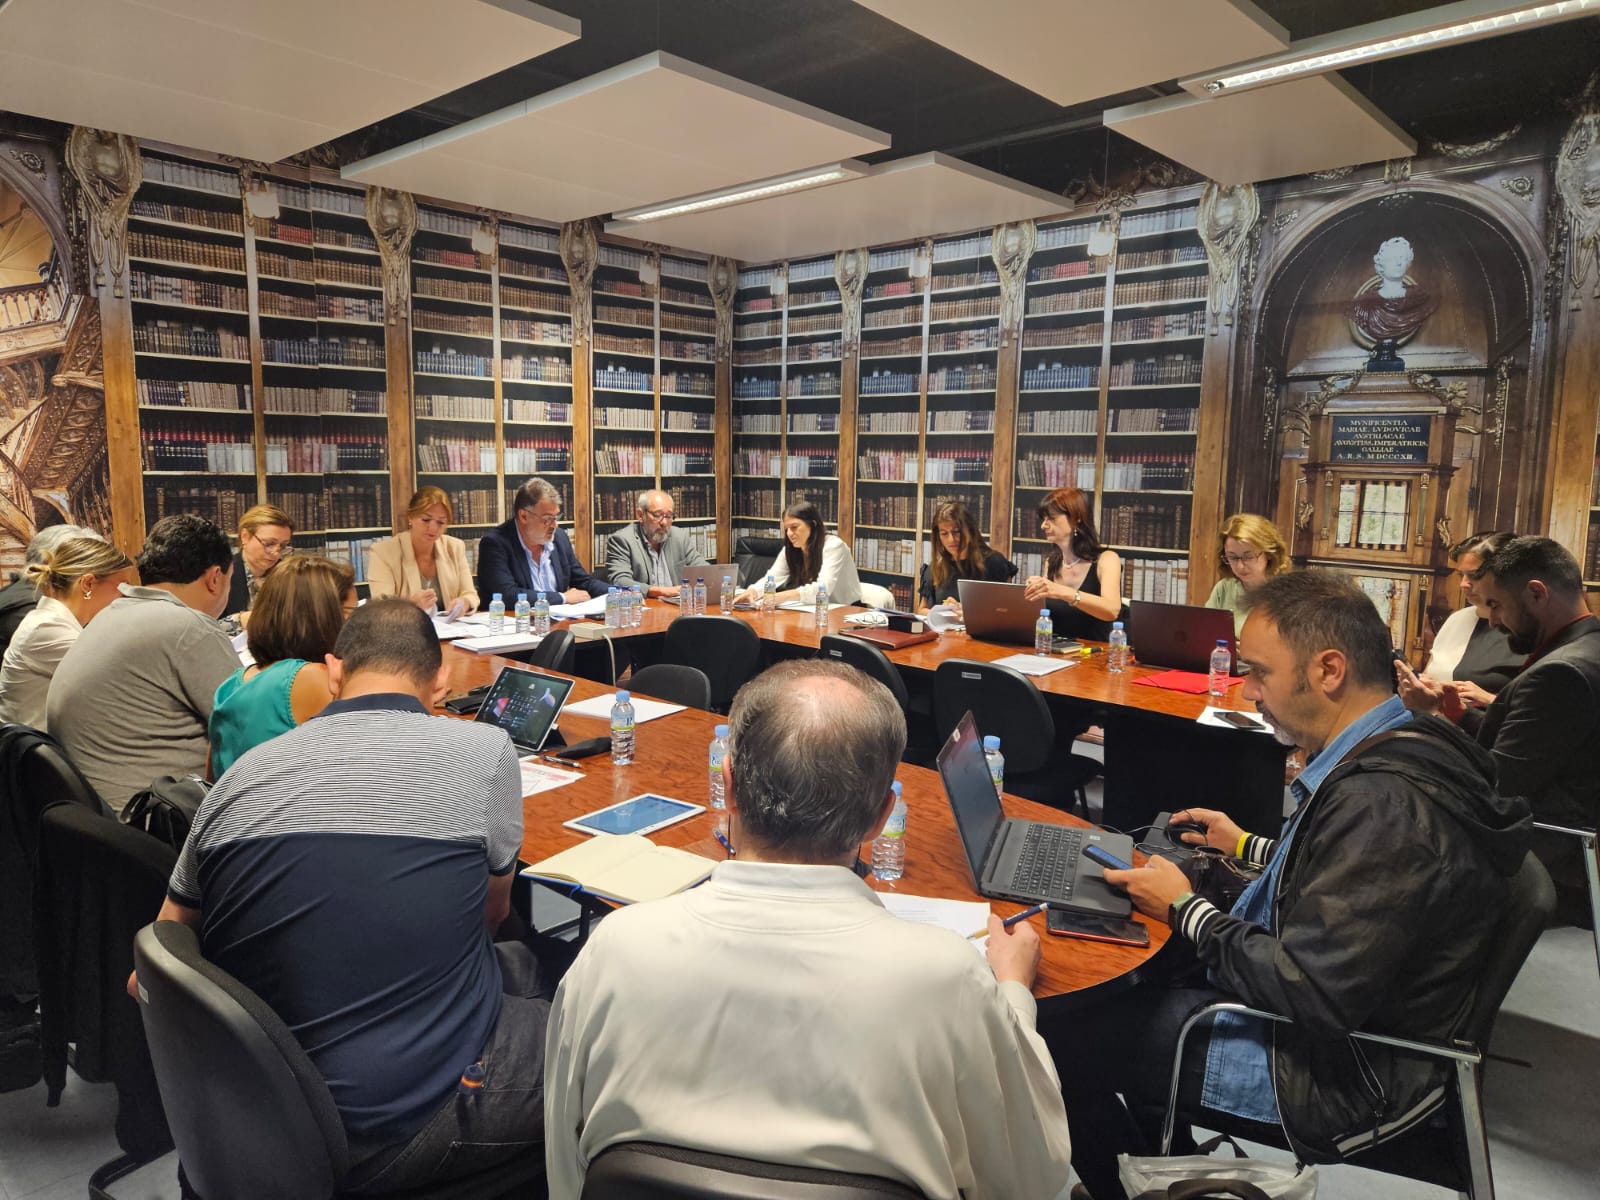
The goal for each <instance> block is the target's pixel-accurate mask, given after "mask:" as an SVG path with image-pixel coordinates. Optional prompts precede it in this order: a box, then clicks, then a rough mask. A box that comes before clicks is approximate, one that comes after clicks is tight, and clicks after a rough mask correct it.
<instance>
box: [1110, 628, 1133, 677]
mask: <svg viewBox="0 0 1600 1200" xmlns="http://www.w3.org/2000/svg"><path fill="white" fill-rule="evenodd" d="M1127 669H1128V631H1127V630H1126V629H1124V628H1123V627H1122V622H1121V621H1113V622H1111V652H1110V653H1109V654H1107V655H1106V670H1108V671H1110V672H1111V673H1112V674H1114V675H1121V674H1122V673H1123V672H1124V671H1126V670H1127Z"/></svg>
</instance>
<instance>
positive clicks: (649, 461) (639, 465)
mask: <svg viewBox="0 0 1600 1200" xmlns="http://www.w3.org/2000/svg"><path fill="white" fill-rule="evenodd" d="M594 469H595V474H597V475H654V474H655V473H656V451H655V447H654V446H652V445H650V444H648V443H645V444H642V445H637V446H629V445H624V444H613V445H610V446H608V447H606V448H605V449H596V450H595V452H594Z"/></svg>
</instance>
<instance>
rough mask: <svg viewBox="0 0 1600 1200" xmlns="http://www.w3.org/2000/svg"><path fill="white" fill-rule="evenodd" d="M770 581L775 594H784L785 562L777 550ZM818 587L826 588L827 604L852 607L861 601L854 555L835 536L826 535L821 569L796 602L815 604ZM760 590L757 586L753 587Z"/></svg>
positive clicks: (786, 573)
mask: <svg viewBox="0 0 1600 1200" xmlns="http://www.w3.org/2000/svg"><path fill="white" fill-rule="evenodd" d="M772 580H773V582H774V583H776V584H777V585H778V591H780V592H781V591H785V590H786V587H785V585H786V584H788V582H789V563H788V560H787V559H786V558H785V557H784V554H783V551H782V550H780V551H778V558H777V561H776V562H774V563H773V564H772ZM819 583H820V584H822V585H823V586H824V587H826V588H827V589H828V603H829V604H855V603H856V602H858V601H859V600H860V599H861V576H859V575H857V574H856V556H855V555H854V554H852V553H850V547H849V546H847V545H845V544H844V539H843V538H840V537H838V536H836V535H835V534H831V533H830V534H828V535H827V537H826V538H825V539H823V543H822V568H821V570H820V571H819V572H818V573H817V577H816V579H814V580H812V581H811V582H810V583H808V584H806V585H805V586H803V587H802V588H801V589H800V600H801V602H802V603H804V604H815V603H816V602H817V584H819ZM756 590H757V591H760V585H759V584H758V585H757V588H756Z"/></svg>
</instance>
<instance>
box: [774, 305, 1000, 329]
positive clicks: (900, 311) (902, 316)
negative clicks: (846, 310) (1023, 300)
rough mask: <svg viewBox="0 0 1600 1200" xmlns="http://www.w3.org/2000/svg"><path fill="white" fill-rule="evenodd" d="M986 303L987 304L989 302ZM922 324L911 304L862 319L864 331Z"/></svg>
mask: <svg viewBox="0 0 1600 1200" xmlns="http://www.w3.org/2000/svg"><path fill="white" fill-rule="evenodd" d="M941 303H942V304H945V305H952V304H960V303H971V301H957V300H945V301H941ZM985 303H987V301H986V302H985ZM993 315H994V316H999V315H1000V308H999V304H998V302H996V304H995V310H994V313H993ZM921 324H922V305H920V304H909V305H904V306H902V307H899V308H879V309H874V310H873V311H872V312H869V313H866V314H864V315H863V316H862V318H861V328H863V329H885V328H891V329H892V328H894V327H895V326H897V325H921ZM773 332H774V333H776V332H777V331H776V330H774V331H773Z"/></svg>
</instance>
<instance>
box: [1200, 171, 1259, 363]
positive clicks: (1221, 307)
mask: <svg viewBox="0 0 1600 1200" xmlns="http://www.w3.org/2000/svg"><path fill="white" fill-rule="evenodd" d="M1259 220H1261V197H1260V196H1259V195H1258V194H1257V193H1256V189H1255V185H1254V184H1250V183H1246V184H1236V185H1233V186H1229V187H1224V186H1222V185H1221V184H1219V183H1217V182H1216V181H1214V180H1213V181H1211V182H1208V183H1207V184H1206V190H1205V191H1204V192H1202V193H1201V194H1200V211H1199V213H1198V215H1197V217H1196V223H1197V225H1198V226H1199V233H1200V241H1201V242H1202V243H1203V244H1204V245H1205V248H1206V262H1207V264H1208V265H1209V266H1210V268H1211V286H1210V295H1209V296H1208V297H1207V301H1206V310H1207V312H1208V313H1209V314H1210V318H1211V319H1210V331H1211V333H1212V334H1215V333H1216V332H1217V328H1218V326H1217V318H1218V317H1219V316H1220V317H1221V318H1222V324H1223V325H1224V326H1228V325H1232V324H1233V316H1234V312H1235V311H1236V310H1237V309H1238V306H1239V287H1240V284H1241V282H1242V281H1243V278H1244V274H1245V271H1246V269H1247V266H1248V263H1247V259H1246V255H1245V250H1246V248H1247V247H1248V245H1249V242H1250V236H1251V234H1252V233H1254V232H1255V227H1256V222H1258V221H1259Z"/></svg>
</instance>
